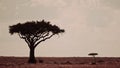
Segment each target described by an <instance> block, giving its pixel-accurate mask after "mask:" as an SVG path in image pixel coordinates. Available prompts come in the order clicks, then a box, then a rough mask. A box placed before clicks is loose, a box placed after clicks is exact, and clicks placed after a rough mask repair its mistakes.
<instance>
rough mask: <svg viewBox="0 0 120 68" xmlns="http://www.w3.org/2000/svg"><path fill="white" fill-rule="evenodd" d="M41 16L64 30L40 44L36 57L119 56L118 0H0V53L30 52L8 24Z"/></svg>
mask: <svg viewBox="0 0 120 68" xmlns="http://www.w3.org/2000/svg"><path fill="white" fill-rule="evenodd" d="M42 19H44V20H46V21H50V22H51V24H55V25H57V26H59V27H60V28H62V29H65V33H63V34H59V35H55V36H54V37H52V38H51V39H49V40H46V41H44V42H42V43H41V44H39V45H38V46H37V48H36V50H35V56H37V57H88V54H89V53H92V52H95V53H98V57H120V0H0V56H29V48H28V46H27V43H26V42H25V41H24V40H23V39H20V38H19V36H18V35H17V34H14V35H10V33H9V26H11V25H14V24H17V23H24V22H26V21H32V20H34V21H36V20H42Z"/></svg>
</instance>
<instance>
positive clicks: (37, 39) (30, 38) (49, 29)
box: [9, 20, 65, 63]
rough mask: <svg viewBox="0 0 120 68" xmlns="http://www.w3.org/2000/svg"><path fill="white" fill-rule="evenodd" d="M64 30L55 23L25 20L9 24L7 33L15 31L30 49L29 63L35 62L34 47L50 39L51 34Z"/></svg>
mask: <svg viewBox="0 0 120 68" xmlns="http://www.w3.org/2000/svg"><path fill="white" fill-rule="evenodd" d="M63 32H65V31H64V29H60V28H59V27H58V26H56V25H52V24H50V22H47V21H44V20H42V21H27V22H25V23H22V24H21V23H18V24H16V25H12V26H9V33H10V34H14V33H17V34H18V35H19V37H20V38H21V39H24V40H25V42H26V43H27V44H28V47H29V49H30V55H29V60H28V62H29V63H36V59H35V56H34V51H35V48H36V47H37V46H38V44H39V43H41V42H43V41H45V40H47V39H50V38H51V37H52V36H54V35H57V34H59V33H63Z"/></svg>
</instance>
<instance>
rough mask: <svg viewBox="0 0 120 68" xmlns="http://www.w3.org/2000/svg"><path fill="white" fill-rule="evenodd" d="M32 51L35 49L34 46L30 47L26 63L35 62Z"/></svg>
mask: <svg viewBox="0 0 120 68" xmlns="http://www.w3.org/2000/svg"><path fill="white" fill-rule="evenodd" d="M34 51H35V48H30V54H29V60H28V63H36V59H35V55H34Z"/></svg>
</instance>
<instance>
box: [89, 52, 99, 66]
mask: <svg viewBox="0 0 120 68" xmlns="http://www.w3.org/2000/svg"><path fill="white" fill-rule="evenodd" d="M88 55H90V56H93V62H92V64H96V58H95V56H96V55H98V53H89V54H88Z"/></svg>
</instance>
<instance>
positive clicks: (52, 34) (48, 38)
mask: <svg viewBox="0 0 120 68" xmlns="http://www.w3.org/2000/svg"><path fill="white" fill-rule="evenodd" d="M53 35H55V34H52V35H50V36H49V37H46V38H43V39H42V40H40V41H39V42H37V43H36V44H35V45H34V48H35V47H36V46H37V45H38V44H39V43H41V42H43V41H45V40H47V39H50V38H51V37H52V36H53Z"/></svg>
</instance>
